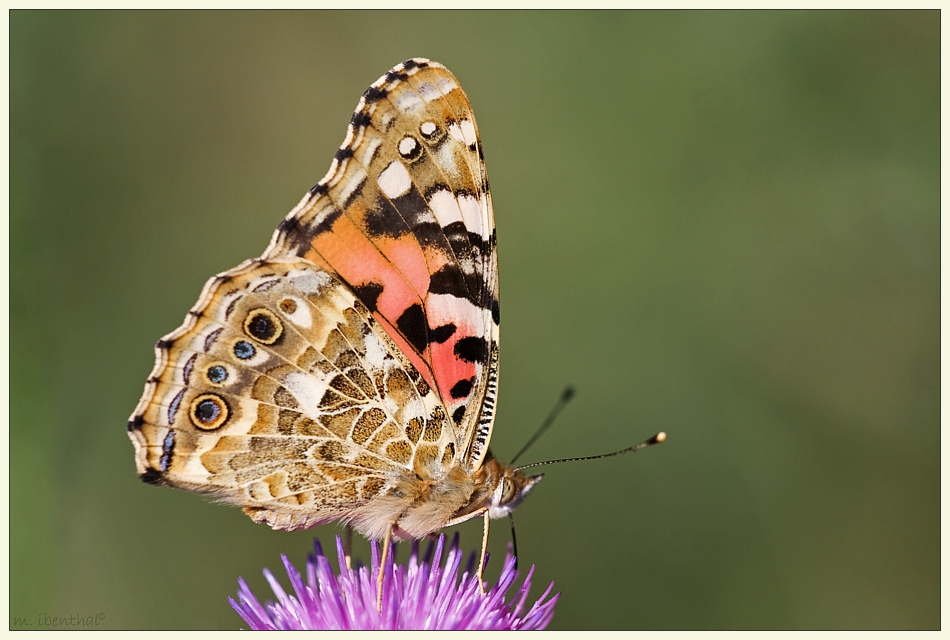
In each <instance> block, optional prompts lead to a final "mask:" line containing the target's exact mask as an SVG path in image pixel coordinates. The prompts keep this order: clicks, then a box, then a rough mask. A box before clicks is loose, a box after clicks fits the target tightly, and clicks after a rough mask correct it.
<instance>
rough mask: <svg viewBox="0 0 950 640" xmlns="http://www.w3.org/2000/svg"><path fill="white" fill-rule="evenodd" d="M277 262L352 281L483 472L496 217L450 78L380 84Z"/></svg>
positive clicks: (493, 362) (433, 70) (404, 68)
mask: <svg viewBox="0 0 950 640" xmlns="http://www.w3.org/2000/svg"><path fill="white" fill-rule="evenodd" d="M265 255H268V256H270V255H274V256H277V255H297V256H303V257H305V258H306V259H308V260H310V261H312V262H314V263H315V264H318V265H321V266H323V267H324V268H326V269H327V270H329V271H331V272H333V273H335V274H337V275H338V276H339V277H340V279H341V280H342V281H344V282H346V283H347V284H348V285H349V286H350V287H351V288H352V290H353V291H354V293H355V294H356V295H357V296H358V297H359V298H360V300H361V301H362V302H363V303H364V304H365V305H366V306H367V307H368V308H370V309H371V310H372V311H373V313H374V315H375V317H376V318H377V320H378V321H379V322H380V324H381V325H382V326H383V328H384V329H385V330H386V331H387V332H388V333H389V335H390V336H391V337H392V339H393V341H394V342H395V343H396V344H397V345H398V346H399V347H400V348H401V349H402V350H403V351H404V352H405V353H406V355H407V357H409V359H410V361H411V362H412V363H413V364H414V365H415V366H416V367H417V369H418V370H419V371H420V372H421V373H422V375H423V376H424V377H425V379H426V380H427V382H429V383H430V384H433V385H434V386H435V387H436V389H437V391H438V393H439V396H440V397H441V399H442V401H443V403H444V404H445V406H446V409H447V410H448V413H449V415H450V416H451V418H452V421H453V424H454V426H455V431H456V439H457V441H458V442H459V444H460V450H459V452H458V453H459V458H460V461H462V462H463V463H464V464H466V465H467V466H469V468H474V467H477V466H478V465H479V464H480V463H481V460H482V458H483V456H484V454H485V451H486V450H487V441H488V437H489V435H490V429H491V424H492V419H493V414H494V411H493V410H494V390H495V388H496V384H497V345H498V320H499V317H498V286H497V283H498V279H497V266H496V265H497V262H496V257H495V255H496V254H495V235H494V217H493V214H492V208H491V199H490V195H489V191H488V178H487V173H486V171H485V166H484V161H483V157H482V152H481V143H480V141H479V138H478V131H477V127H476V124H475V119H474V116H473V114H472V110H471V106H470V104H469V102H468V99H467V97H466V96H465V94H464V92H463V91H462V89H461V88H460V87H459V85H458V82H457V81H456V80H455V78H454V76H452V74H451V73H449V72H448V71H447V70H446V69H445V68H443V67H442V66H441V65H438V64H437V63H432V62H428V61H423V60H413V61H407V62H406V63H403V65H400V66H398V67H396V68H395V69H393V70H392V71H390V72H389V73H388V74H386V75H385V76H383V77H382V78H380V80H379V81H377V82H376V83H374V84H373V85H372V86H371V87H370V88H369V89H368V90H367V91H366V93H365V94H364V96H363V98H362V99H361V100H360V104H359V105H358V107H357V110H356V113H355V114H354V116H353V118H352V120H351V123H350V127H349V130H348V132H347V137H346V139H345V141H344V143H343V145H342V146H341V147H340V150H339V151H338V152H337V154H336V157H335V158H334V161H333V163H332V165H331V168H330V171H329V172H328V173H327V175H326V176H325V177H324V178H323V180H321V181H320V183H319V184H318V185H317V186H316V187H314V189H313V190H312V191H311V195H310V196H309V197H308V198H305V199H304V201H303V202H301V204H300V205H299V206H298V207H297V209H295V210H294V211H293V212H291V214H290V215H289V216H288V217H287V219H285V221H284V222H283V223H282V224H281V226H280V228H279V229H278V232H277V233H276V234H275V238H274V241H273V242H272V244H271V247H270V248H269V249H268V252H267V254H265ZM493 354H494V355H493ZM486 398H488V399H489V401H488V403H483V402H482V400H483V399H486Z"/></svg>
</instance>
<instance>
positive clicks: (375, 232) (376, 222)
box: [366, 197, 410, 238]
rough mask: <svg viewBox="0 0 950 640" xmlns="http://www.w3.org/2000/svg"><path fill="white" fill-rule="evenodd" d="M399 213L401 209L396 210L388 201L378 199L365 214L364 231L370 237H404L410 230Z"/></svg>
mask: <svg viewBox="0 0 950 640" xmlns="http://www.w3.org/2000/svg"><path fill="white" fill-rule="evenodd" d="M397 200H399V199H398V198H397ZM401 213H402V211H401V209H397V208H396V207H395V205H394V204H393V203H392V202H390V201H389V200H388V199H386V198H383V197H379V198H377V199H376V202H375V203H373V207H372V208H371V209H370V210H369V211H367V212H366V230H367V231H368V232H369V234H370V236H385V237H389V238H398V237H400V236H404V235H406V234H407V233H410V230H409V226H408V225H407V224H406V221H405V220H403V217H402V215H400V214H401Z"/></svg>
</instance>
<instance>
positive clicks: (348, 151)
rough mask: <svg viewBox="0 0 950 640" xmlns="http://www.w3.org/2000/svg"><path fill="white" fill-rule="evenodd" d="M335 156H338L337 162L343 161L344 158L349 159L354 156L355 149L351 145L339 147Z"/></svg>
mask: <svg viewBox="0 0 950 640" xmlns="http://www.w3.org/2000/svg"><path fill="white" fill-rule="evenodd" d="M333 157H334V158H336V160H337V162H343V161H344V160H347V159H349V158H352V157H353V149H352V148H350V147H343V148H342V149H337V150H336V153H335V154H334V155H333Z"/></svg>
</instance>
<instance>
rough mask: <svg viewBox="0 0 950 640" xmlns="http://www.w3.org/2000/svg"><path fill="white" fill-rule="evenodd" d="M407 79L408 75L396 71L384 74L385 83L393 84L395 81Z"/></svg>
mask: <svg viewBox="0 0 950 640" xmlns="http://www.w3.org/2000/svg"><path fill="white" fill-rule="evenodd" d="M408 79H409V75H408V74H407V73H404V72H402V71H397V70H395V69H392V70H390V71H388V72H387V73H386V82H395V81H396V80H399V81H405V80H408Z"/></svg>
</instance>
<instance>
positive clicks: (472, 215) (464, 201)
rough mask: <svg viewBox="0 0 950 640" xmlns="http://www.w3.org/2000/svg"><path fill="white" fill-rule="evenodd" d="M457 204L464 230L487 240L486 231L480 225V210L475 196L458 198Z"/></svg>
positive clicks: (482, 225) (481, 224)
mask: <svg viewBox="0 0 950 640" xmlns="http://www.w3.org/2000/svg"><path fill="white" fill-rule="evenodd" d="M458 203H459V209H461V210H462V220H463V221H464V222H465V228H466V229H468V230H469V231H472V232H474V233H477V234H478V235H480V236H481V237H482V239H483V240H487V239H488V230H487V229H485V228H484V224H483V223H482V208H481V206H479V203H478V200H476V199H475V196H469V195H462V196H459V199H458Z"/></svg>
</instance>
